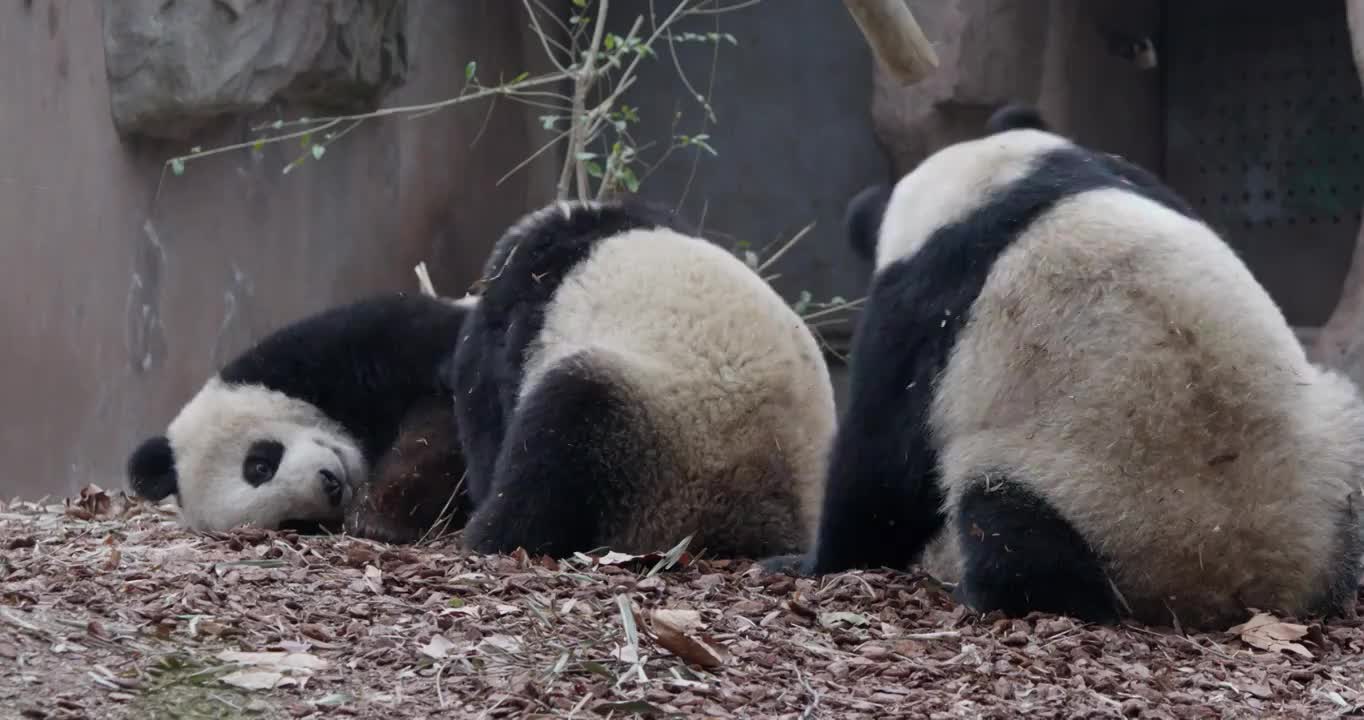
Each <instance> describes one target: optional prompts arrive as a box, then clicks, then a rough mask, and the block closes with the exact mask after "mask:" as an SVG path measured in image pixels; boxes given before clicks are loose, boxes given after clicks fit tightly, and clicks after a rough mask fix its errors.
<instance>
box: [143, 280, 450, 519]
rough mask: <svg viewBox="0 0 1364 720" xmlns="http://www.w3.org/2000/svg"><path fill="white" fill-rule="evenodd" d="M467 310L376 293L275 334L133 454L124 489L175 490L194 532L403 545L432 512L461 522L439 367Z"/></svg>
mask: <svg viewBox="0 0 1364 720" xmlns="http://www.w3.org/2000/svg"><path fill="white" fill-rule="evenodd" d="M468 306H469V301H455V302H451V301H448V300H438V299H434V298H430V297H426V296H420V295H411V296H409V295H405V294H387V295H381V296H376V297H372V298H369V299H365V300H361V301H357V302H354V303H349V304H346V305H341V306H338V307H334V308H331V309H328V310H326V311H323V312H320V313H317V314H315V315H312V316H310V317H307V318H304V319H302V320H300V321H297V322H295V323H292V324H290V325H288V326H286V327H284V328H282V329H280V330H277V331H276V332H274V333H272V334H271V335H269V336H267V337H266V338H265V339H263V340H261V341H260V342H259V343H257V344H256V345H255V346H253V347H251V348H249V349H247V350H246V351H244V352H243V353H242V354H241V355H239V356H238V357H237V358H235V359H234V360H232V361H231V362H230V363H228V364H227V365H226V366H225V367H223V368H222V370H221V371H219V372H218V373H217V374H216V375H214V376H213V377H212V378H210V379H209V380H208V382H207V383H206V384H205V385H204V386H203V387H202V388H201V389H200V390H199V391H198V393H197V394H196V395H195V396H194V397H193V398H192V399H190V401H189V402H188V403H187V404H186V405H185V406H184V407H183V408H182V409H181V410H180V412H179V414H178V415H176V417H175V418H174V419H173V420H172V421H171V422H170V425H169V427H168V428H167V430H166V432H165V434H164V435H156V436H153V437H151V438H148V439H146V440H145V441H143V442H142V443H141V444H140V445H139V446H138V447H137V448H136V449H135V450H134V452H133V453H132V454H131V456H130V457H129V459H128V465H127V471H128V475H129V479H130V485H131V487H132V489H133V491H134V492H135V493H136V494H138V495H141V496H143V497H146V498H148V499H151V500H154V501H159V500H161V499H163V498H165V497H167V496H169V495H175V497H176V500H177V502H178V504H179V508H180V514H181V518H182V520H183V522H184V524H186V525H187V526H189V527H191V528H193V529H197V530H227V529H230V528H233V527H237V526H240V525H251V526H257V527H264V528H280V527H289V526H297V527H300V529H313V528H315V527H317V526H324V527H325V526H332V527H335V528H336V529H341V528H344V529H345V530H346V531H348V532H350V533H351V534H354V535H359V536H363V537H370V538H373V539H379V540H389V541H411V540H415V539H417V538H419V537H420V536H421V535H422V534H423V533H425V532H426V531H427V530H428V529H429V528H431V526H432V525H433V524H435V522H436V521H437V520H438V519H440V518H441V516H442V513H445V514H447V515H449V516H450V518H452V520H451V522H450V525H451V526H452V527H454V529H458V526H459V525H462V524H463V520H464V516H463V514H464V513H466V512H467V509H468V508H467V505H466V504H465V502H466V498H465V497H464V496H463V494H462V492H457V490H458V489H459V487H460V481H461V479H462V477H463V471H464V465H463V455H462V453H461V452H460V450H459V445H458V438H457V435H456V433H455V430H454V416H453V408H452V407H451V406H450V396H449V393H448V390H447V389H446V388H445V386H444V384H443V378H442V377H441V370H442V368H443V367H444V363H445V362H446V361H447V359H448V357H449V355H450V353H451V352H452V351H453V349H454V346H455V343H456V342H457V340H458V337H459V328H460V325H461V323H462V320H463V317H464V314H465V312H466V311H467V308H468ZM452 497H453V500H452Z"/></svg>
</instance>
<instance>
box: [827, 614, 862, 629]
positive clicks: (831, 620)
mask: <svg viewBox="0 0 1364 720" xmlns="http://www.w3.org/2000/svg"><path fill="white" fill-rule="evenodd" d="M839 623H844V624H847V625H851V626H853V627H862V626H864V625H866V624H867V623H868V621H867V618H866V617H865V616H863V615H859V614H857V613H855V612H824V613H820V614H819V624H820V625H823V626H824V627H826V628H831V627H834V626H836V625H838V624H839Z"/></svg>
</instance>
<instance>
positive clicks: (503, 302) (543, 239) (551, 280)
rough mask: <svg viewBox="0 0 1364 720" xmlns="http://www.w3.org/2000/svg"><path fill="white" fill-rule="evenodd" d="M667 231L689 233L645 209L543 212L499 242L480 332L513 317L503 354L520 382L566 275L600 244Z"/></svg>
mask: <svg viewBox="0 0 1364 720" xmlns="http://www.w3.org/2000/svg"><path fill="white" fill-rule="evenodd" d="M655 228H667V229H671V230H675V231H678V232H682V233H686V234H690V233H688V230H689V228H686V227H685V225H684V223H683V222H682V220H681V219H680V218H678V216H677V214H676V213H674V212H672V211H670V210H666V209H662V208H660V207H658V206H655V205H653V204H650V203H646V202H642V201H632V202H629V203H611V204H597V203H560V204H557V205H552V206H550V207H547V208H545V209H544V210H543V211H541V212H539V213H536V214H534V215H532V216H530V218H528V220H527V221H526V222H524V223H522V224H520V225H517V226H514V227H512V228H511V229H509V230H508V231H507V233H506V234H505V235H504V236H503V237H502V238H501V239H499V240H498V242H497V247H496V248H494V251H493V255H494V256H496V257H497V258H499V262H498V263H497V265H496V266H495V267H490V268H489V271H490V272H491V273H493V274H495V276H496V277H497V279H498V282H497V283H494V284H491V285H490V286H489V287H488V288H487V291H486V292H485V293H484V294H483V297H482V299H481V300H480V305H479V308H478V311H477V313H476V314H477V315H478V317H479V318H480V321H481V322H482V323H484V324H485V327H488V328H492V329H495V330H498V331H500V330H501V329H504V328H506V327H507V326H508V324H509V323H510V322H511V319H512V316H513V314H514V315H515V318H516V320H517V322H518V324H519V327H518V329H517V332H516V333H515V335H514V336H513V337H514V338H515V342H514V343H513V345H512V346H509V347H507V348H506V352H507V355H506V357H508V358H514V359H515V362H516V367H515V368H514V373H513V376H515V377H520V375H521V370H522V361H523V360H524V358H525V349H526V346H527V345H528V344H529V343H530V342H531V340H532V339H534V338H535V336H536V335H538V334H539V332H540V328H541V327H542V326H543V324H544V310H545V306H546V305H548V304H549V302H550V301H551V300H552V299H553V297H554V293H555V291H556V290H558V289H559V285H560V283H562V282H563V279H564V277H566V276H567V275H568V274H569V273H570V272H572V271H573V269H574V268H575V267H577V265H578V264H579V263H582V262H584V261H585V260H587V259H588V257H590V256H591V254H592V250H593V248H594V247H596V245H597V244H598V243H600V242H601V241H603V240H605V239H607V238H610V237H614V236H616V235H620V234H622V233H625V232H629V231H631V230H641V229H645V230H647V229H655Z"/></svg>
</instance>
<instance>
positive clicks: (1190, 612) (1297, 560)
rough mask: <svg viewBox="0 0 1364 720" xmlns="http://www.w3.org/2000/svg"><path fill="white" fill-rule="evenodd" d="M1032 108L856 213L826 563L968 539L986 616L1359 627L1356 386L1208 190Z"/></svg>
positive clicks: (966, 585) (815, 563) (888, 558)
mask: <svg viewBox="0 0 1364 720" xmlns="http://www.w3.org/2000/svg"><path fill="white" fill-rule="evenodd" d="M1034 117H1035V116H1034V115H1030V114H1028V113H1022V112H1013V111H1010V112H1005V113H999V114H997V115H996V117H995V118H994V119H992V121H991V123H990V128H991V129H992V130H994V131H995V132H993V133H990V134H987V135H986V136H984V137H982V138H978V139H975V140H971V141H967V142H962V143H958V144H955V145H952V146H949V147H947V148H944V149H943V150H940V151H938V152H937V153H935V154H934V155H932V156H930V157H929V158H928V159H926V160H925V161H924V162H923V163H922V164H921V165H919V166H918V167H917V168H916V169H915V170H913V171H912V172H910V173H909V174H907V175H906V176H905V177H903V178H901V179H900V180H899V182H898V183H896V185H895V186H894V187H893V188H892V189H889V191H886V192H884V193H883V195H884V197H885V200H884V202H870V203H866V202H864V203H862V204H861V206H860V208H859V207H854V208H852V209H851V210H850V213H849V217H850V220H852V221H853V222H850V223H849V228H850V230H851V231H853V233H854V237H852V238H850V242H851V243H852V244H853V246H854V247H862V248H869V249H871V251H872V252H871V254H872V255H873V256H874V260H875V270H874V273H873V278H872V283H871V288H870V291H869V293H868V300H867V302H866V305H865V308H864V311H863V313H862V317H861V320H860V322H859V326H858V328H857V331H856V333H855V335H856V337H855V339H854V345H853V350H852V357H851V369H850V390H849V400H848V408H847V409H846V412H845V415H844V420H843V422H842V424H841V425H840V427H839V431H838V434H837V436H836V439H835V443H834V447H833V450H832V452H831V458H830V473H829V477H828V481H827V491H826V499H825V503H824V507H823V511H822V521H821V527H820V530H819V536H818V542H817V546H816V549H815V552H814V553H813V554H812V555H811V556H809V557H807V558H805V559H804V562H803V564H802V565H801V566H800V567H801V570H803V571H806V572H814V573H821V574H822V573H831V572H838V571H842V570H846V569H849V568H853V567H867V566H878V565H884V566H889V567H895V568H903V567H905V566H906V565H908V564H909V563H911V562H914V561H915V560H917V559H918V558H919V557H920V556H921V553H923V552H924V550H925V548H926V547H927V546H929V544H930V543H934V542H939V541H942V540H944V539H946V540H947V541H948V542H955V543H957V550H959V552H960V556H961V562H962V565H961V567H960V572H961V578H960V580H961V583H960V585H959V597H960V598H962V599H963V600H965V601H966V602H968V603H969V604H971V605H972V606H974V607H976V608H977V609H980V610H982V611H989V610H1000V611H1003V612H1005V613H1007V614H1013V615H1022V614H1026V613H1027V612H1029V611H1033V610H1040V611H1048V612H1058V613H1065V614H1070V615H1073V616H1078V617H1081V618H1083V619H1088V620H1098V621H1112V620H1114V619H1116V618H1118V617H1121V616H1126V615H1131V616H1134V617H1135V618H1137V619H1138V620H1140V621H1143V622H1147V623H1152V624H1165V623H1174V624H1182V625H1183V626H1185V627H1188V628H1198V627H1208V626H1222V627H1225V625H1226V624H1227V623H1232V622H1237V621H1240V620H1242V619H1244V618H1245V617H1246V610H1247V608H1258V609H1261V610H1271V611H1281V612H1287V613H1291V614H1295V615H1299V616H1301V615H1304V614H1323V615H1331V614H1335V613H1344V614H1350V613H1351V612H1352V611H1353V607H1354V599H1355V588H1356V583H1357V577H1358V573H1359V561H1360V554H1361V548H1360V541H1359V528H1358V517H1357V514H1356V509H1355V503H1356V502H1357V490H1356V487H1355V486H1356V483H1357V482H1358V478H1359V474H1360V470H1361V467H1362V466H1364V413H1361V402H1360V398H1359V394H1358V392H1357V390H1356V389H1355V387H1354V386H1353V385H1352V384H1351V383H1350V382H1349V381H1348V380H1347V379H1345V378H1344V377H1343V376H1341V375H1339V374H1338V373H1335V372H1333V371H1329V370H1326V369H1323V368H1320V367H1317V366H1315V365H1313V364H1311V363H1309V362H1308V360H1307V358H1306V357H1305V354H1304V352H1303V349H1302V347H1301V346H1300V344H1299V343H1298V341H1297V339H1296V337H1295V336H1294V334H1293V332H1292V330H1291V329H1290V327H1289V326H1288V323H1287V322H1286V321H1285V319H1284V317H1283V315H1282V313H1281V311H1280V310H1279V308H1278V307H1277V306H1276V305H1275V303H1274V302H1273V301H1272V300H1271V299H1270V297H1269V296H1268V294H1267V293H1266V292H1265V290H1264V289H1263V288H1262V287H1261V286H1260V284H1259V283H1258V282H1257V281H1256V280H1255V278H1254V277H1253V276H1252V275H1251V273H1250V272H1249V270H1248V269H1247V268H1246V267H1245V265H1244V264H1243V263H1242V262H1241V261H1240V260H1239V259H1238V258H1237V256H1236V254H1235V253H1234V252H1233V250H1232V249H1231V248H1230V247H1229V246H1228V245H1227V244H1226V243H1225V242H1224V241H1223V240H1222V239H1221V238H1220V237H1219V236H1218V235H1217V234H1215V233H1214V231H1213V230H1212V229H1210V228H1209V227H1208V226H1207V225H1206V224H1205V223H1203V222H1202V221H1201V220H1200V218H1198V217H1197V215H1196V214H1195V213H1194V212H1193V210H1192V209H1191V208H1190V207H1189V206H1188V204H1187V203H1186V202H1184V201H1183V200H1182V199H1181V198H1179V197H1178V196H1177V195H1176V194H1175V193H1173V192H1172V191H1171V190H1169V189H1168V188H1167V187H1165V186H1164V185H1163V184H1161V183H1160V181H1159V180H1157V179H1156V178H1155V177H1154V176H1153V175H1151V174H1150V173H1148V172H1146V171H1145V170H1143V169H1141V168H1139V167H1137V166H1135V165H1133V164H1131V163H1128V162H1127V161H1125V160H1122V159H1120V158H1117V157H1115V156H1111V155H1107V154H1104V153H1099V152H1095V151H1091V150H1089V149H1086V148H1083V147H1081V146H1079V145H1077V144H1075V143H1073V142H1071V141H1069V140H1067V139H1065V138H1063V137H1061V136H1059V135H1057V134H1054V133H1052V132H1049V131H1046V130H1041V129H1038V127H1037V126H1038V125H1039V123H1037V122H1033V121H1031V118H1034ZM1010 118H1013V119H1014V120H1017V119H1019V118H1022V119H1023V120H1025V121H1026V122H1023V123H1022V124H1023V127H1015V126H1014V125H1013V124H1012V123H1013V121H1012V120H1010ZM1043 127H1045V126H1044V125H1043ZM864 197H865V195H864ZM865 232H871V233H874V236H873V237H866V236H861V237H858V236H857V234H859V233H865ZM789 563H790V559H789V558H785V559H783V558H778V559H774V560H773V561H772V562H771V564H770V567H781V566H782V564H789Z"/></svg>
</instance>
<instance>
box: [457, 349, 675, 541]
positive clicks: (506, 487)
mask: <svg viewBox="0 0 1364 720" xmlns="http://www.w3.org/2000/svg"><path fill="white" fill-rule="evenodd" d="M640 418H641V414H640V413H637V412H633V411H632V406H631V404H630V402H629V399H628V396H627V394H626V393H625V392H624V391H623V389H622V388H621V386H620V385H619V383H615V382H612V381H611V379H610V376H609V370H608V369H607V368H605V367H603V366H601V365H600V364H599V363H596V362H594V361H593V359H592V358H591V357H590V356H589V355H587V354H579V355H575V356H572V357H569V358H567V359H565V360H563V361H560V363H559V364H558V365H557V366H556V367H554V368H553V369H551V370H549V371H548V372H547V373H546V374H545V375H544V377H543V378H541V379H540V380H539V381H538V382H537V383H536V385H535V388H534V389H533V390H531V392H530V393H528V394H527V395H526V396H525V397H524V398H522V400H521V401H520V403H519V404H518V407H517V409H516V413H515V414H514V415H513V416H512V417H511V418H510V423H509V425H508V428H507V434H506V437H505V439H504V441H503V443H502V449H501V451H500V454H499V456H498V458H497V464H496V469H495V473H494V478H493V482H492V485H491V492H490V493H489V497H487V498H486V499H485V500H484V501H483V502H482V503H481V504H480V505H479V507H478V508H477V509H476V510H475V511H474V514H473V516H472V517H471V518H470V520H469V523H468V524H467V525H466V527H465V531H464V542H465V544H466V545H467V546H468V548H469V549H470V550H472V551H474V552H478V553H485V554H498V553H502V554H505V553H510V552H513V551H515V550H516V549H517V548H518V547H519V548H524V549H525V550H526V552H528V553H530V554H532V555H537V556H538V555H542V554H543V555H549V556H551V557H557V558H562V557H568V556H570V555H572V554H573V553H574V552H586V551H589V550H593V549H596V548H597V546H598V545H599V544H600V543H601V542H602V541H603V539H604V538H605V537H607V536H608V534H609V533H610V531H611V529H612V528H613V527H614V526H616V525H617V524H619V522H620V521H621V520H620V517H621V516H620V513H621V512H622V509H621V499H622V497H624V496H626V495H627V494H628V491H629V488H630V487H631V486H632V485H634V484H635V483H638V482H640V481H641V480H647V477H646V476H648V475H649V474H650V473H651V471H652V470H654V469H655V468H656V467H657V461H656V459H655V458H653V457H651V456H650V454H649V450H648V445H647V443H645V442H644V440H645V438H646V433H647V430H646V429H645V428H644V427H643V426H642V425H641V421H640Z"/></svg>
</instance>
